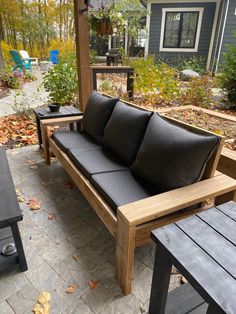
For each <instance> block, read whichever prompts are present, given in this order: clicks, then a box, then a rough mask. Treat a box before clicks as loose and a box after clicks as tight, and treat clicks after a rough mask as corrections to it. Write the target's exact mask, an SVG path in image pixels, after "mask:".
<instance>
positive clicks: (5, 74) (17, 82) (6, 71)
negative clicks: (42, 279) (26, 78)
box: [0, 63, 23, 89]
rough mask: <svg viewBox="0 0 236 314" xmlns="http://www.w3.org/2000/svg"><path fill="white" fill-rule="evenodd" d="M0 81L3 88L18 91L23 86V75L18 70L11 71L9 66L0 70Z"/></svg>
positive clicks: (6, 65)
mask: <svg viewBox="0 0 236 314" xmlns="http://www.w3.org/2000/svg"><path fill="white" fill-rule="evenodd" d="M0 81H1V83H2V85H3V86H6V87H7V88H12V89H20V88H21V87H22V84H23V73H22V72H20V70H19V69H16V70H15V71H12V68H11V66H10V65H9V64H7V63H6V64H5V67H4V68H3V69H1V70H0Z"/></svg>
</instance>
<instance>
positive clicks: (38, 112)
mask: <svg viewBox="0 0 236 314" xmlns="http://www.w3.org/2000/svg"><path fill="white" fill-rule="evenodd" d="M34 114H35V118H36V124H37V131H38V142H39V146H40V147H41V146H42V132H41V126H40V121H41V120H44V119H54V118H55V119H56V118H65V117H76V116H81V115H82V114H83V112H82V111H80V110H79V109H77V108H75V107H73V106H61V107H60V110H59V111H57V112H51V111H50V110H49V108H48V107H45V108H42V107H39V108H35V109H34ZM70 128H71V130H73V128H74V125H73V123H71V124H70Z"/></svg>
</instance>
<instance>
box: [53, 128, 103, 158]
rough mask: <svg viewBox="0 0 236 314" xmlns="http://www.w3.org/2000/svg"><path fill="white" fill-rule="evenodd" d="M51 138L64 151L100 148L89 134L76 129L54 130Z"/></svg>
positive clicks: (84, 150) (83, 150)
mask: <svg viewBox="0 0 236 314" xmlns="http://www.w3.org/2000/svg"><path fill="white" fill-rule="evenodd" d="M52 138H53V139H54V140H55V142H56V143H57V144H58V145H59V146H60V148H61V149H62V150H63V151H64V152H66V153H67V152H68V150H69V149H78V150H79V151H80V152H86V151H90V150H96V149H101V146H99V145H98V144H97V143H96V142H95V141H94V140H93V139H92V138H91V137H90V136H88V135H87V134H85V133H81V132H78V131H56V132H54V133H53V135H52Z"/></svg>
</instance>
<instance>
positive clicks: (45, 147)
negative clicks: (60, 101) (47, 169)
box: [41, 124, 51, 165]
mask: <svg viewBox="0 0 236 314" xmlns="http://www.w3.org/2000/svg"><path fill="white" fill-rule="evenodd" d="M41 129H42V140H43V151H44V158H45V162H46V164H47V165H50V164H51V158H50V150H49V142H48V137H49V128H48V127H47V126H45V125H43V124H42V126H41Z"/></svg>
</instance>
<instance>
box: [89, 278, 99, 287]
mask: <svg viewBox="0 0 236 314" xmlns="http://www.w3.org/2000/svg"><path fill="white" fill-rule="evenodd" d="M88 283H89V286H90V288H91V289H96V288H97V285H98V281H94V280H89V281H88Z"/></svg>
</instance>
